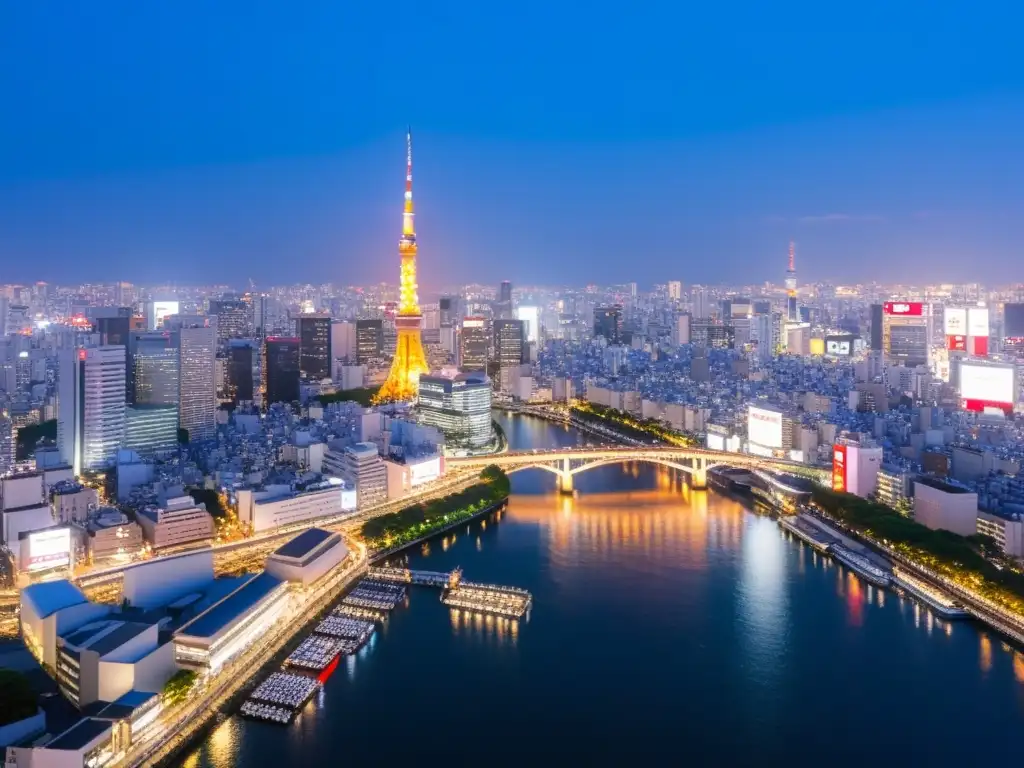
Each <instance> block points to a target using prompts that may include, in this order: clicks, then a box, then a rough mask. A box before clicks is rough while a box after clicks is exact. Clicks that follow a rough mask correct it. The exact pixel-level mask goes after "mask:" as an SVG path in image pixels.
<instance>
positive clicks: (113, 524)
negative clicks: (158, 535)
mask: <svg viewBox="0 0 1024 768" xmlns="http://www.w3.org/2000/svg"><path fill="white" fill-rule="evenodd" d="M82 530H83V532H84V534H85V553H86V557H87V558H88V559H89V562H96V561H97V560H102V559H103V558H106V557H118V556H120V557H129V556H131V555H135V554H137V553H138V552H140V551H141V550H142V546H143V538H142V528H141V527H140V526H139V524H138V523H136V522H134V521H131V520H129V519H128V517H127V515H125V514H124V513H123V512H121V511H120V510H119V509H115V508H108V509H104V510H100V511H99V513H97V514H95V515H93V516H92V517H91V518H90V519H89V521H88V522H87V523H86V524H85V525H84V526H83V528H82Z"/></svg>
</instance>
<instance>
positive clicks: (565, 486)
mask: <svg viewBox="0 0 1024 768" xmlns="http://www.w3.org/2000/svg"><path fill="white" fill-rule="evenodd" d="M571 469H572V468H571V467H570V466H569V459H562V471H561V472H560V473H559V475H558V492H559V493H564V494H571V493H572V492H573V488H572V472H571Z"/></svg>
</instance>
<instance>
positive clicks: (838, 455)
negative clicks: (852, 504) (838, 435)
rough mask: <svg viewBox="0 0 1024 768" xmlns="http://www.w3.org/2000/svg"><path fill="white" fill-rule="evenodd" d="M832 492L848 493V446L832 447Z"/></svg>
mask: <svg viewBox="0 0 1024 768" xmlns="http://www.w3.org/2000/svg"><path fill="white" fill-rule="evenodd" d="M832 490H833V491H838V492H839V493H845V492H846V446H845V445H834V446H832Z"/></svg>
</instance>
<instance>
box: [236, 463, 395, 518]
mask: <svg viewBox="0 0 1024 768" xmlns="http://www.w3.org/2000/svg"><path fill="white" fill-rule="evenodd" d="M376 452H377V449H376V446H374V455H376ZM367 471H368V470H367ZM367 482H369V480H367ZM356 489H357V486H352V487H351V488H346V487H345V486H344V485H343V484H342V481H340V480H338V479H336V478H331V479H329V480H328V481H326V482H324V483H319V484H317V485H316V486H314V487H312V488H310V489H308V490H304V491H296V490H294V489H293V488H292V487H291V486H289V485H281V486H270V487H268V488H264V489H262V490H254V489H252V488H243V489H241V490H239V491H237V492H236V498H237V499H238V521H239V522H240V523H241V524H242V525H245V526H247V527H248V529H249V531H251V532H252V533H260V532H262V531H270V530H274V529H276V528H280V527H282V526H285V525H291V524H293V523H299V522H304V521H306V520H316V519H319V518H322V517H338V516H341V515H343V514H345V513H346V512H355V509H356V500H357V498H358V492H357V490H356Z"/></svg>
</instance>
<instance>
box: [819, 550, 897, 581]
mask: <svg viewBox="0 0 1024 768" xmlns="http://www.w3.org/2000/svg"><path fill="white" fill-rule="evenodd" d="M828 553H829V554H830V555H832V557H834V558H835V559H836V560H838V561H839V562H840V563H842V564H843V565H845V566H846V567H847V568H849V569H850V570H852V571H854V572H855V573H856V574H857V575H858V576H861V577H863V578H865V579H867V580H868V581H870V582H871V583H872V584H874V585H875V586H876V587H887V586H889V583H890V582H891V581H892V575H891V574H890V572H889V571H886V570H883V569H882V568H879V567H878V566H877V565H875V564H874V563H873V562H872V561H871V560H869V559H868V558H867V557H865V556H864V555H862V554H860V553H858V552H854V551H853V550H852V549H849V548H848V547H846V546H845V545H844V544H831V545H829V548H828Z"/></svg>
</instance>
